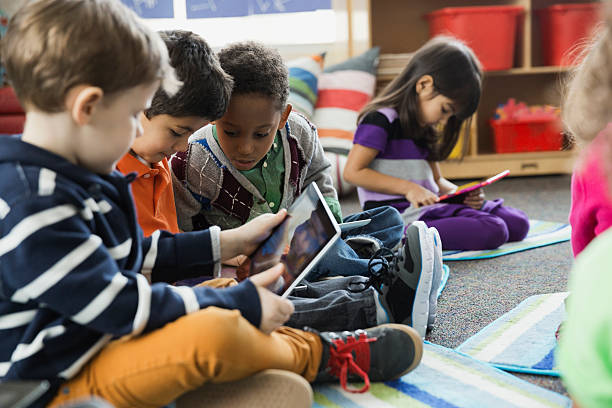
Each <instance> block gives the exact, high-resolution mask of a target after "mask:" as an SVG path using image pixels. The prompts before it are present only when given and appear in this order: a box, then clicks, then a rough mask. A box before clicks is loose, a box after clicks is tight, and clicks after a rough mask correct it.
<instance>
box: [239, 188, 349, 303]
mask: <svg viewBox="0 0 612 408" xmlns="http://www.w3.org/2000/svg"><path fill="white" fill-rule="evenodd" d="M287 213H288V214H287V218H285V219H284V220H283V222H281V223H280V224H279V225H278V226H277V227H276V228H275V229H274V230H273V231H272V233H271V234H270V236H269V237H268V238H267V239H266V240H265V241H264V242H263V243H262V244H261V245H260V246H259V247H258V248H257V250H255V252H254V253H253V254H252V255H251V256H250V257H249V260H248V261H246V262H245V263H243V264H242V265H240V267H238V269H237V271H236V277H237V279H238V280H243V279H245V278H247V277H249V276H251V275H255V274H257V273H260V272H263V271H265V270H266V269H269V268H271V267H273V266H274V265H276V264H277V263H279V262H282V263H283V264H284V265H285V272H283V274H282V276H281V278H280V279H279V280H278V281H277V282H276V284H275V285H274V287H272V288H270V290H272V291H274V292H276V293H278V294H280V295H281V296H282V297H287V296H289V294H290V293H291V291H293V289H294V288H295V286H296V285H297V284H298V283H299V282H300V281H301V280H302V279H304V277H305V276H306V275H307V274H308V272H310V271H311V270H312V268H313V267H314V266H315V265H316V264H317V262H319V260H320V259H321V258H322V257H323V255H324V254H325V253H326V252H327V251H328V250H329V248H330V247H331V246H332V245H333V243H334V242H335V241H336V240H337V239H338V238H339V237H340V227H339V226H338V223H337V222H336V220H335V219H334V216H333V214H332V212H331V210H330V209H329V207H328V206H327V203H326V202H325V199H324V198H323V195H322V194H321V192H320V191H319V188H318V187H317V185H316V184H315V183H311V184H309V185H308V187H306V188H305V189H304V191H303V192H302V194H301V195H300V196H299V197H298V198H297V199H296V200H295V202H294V203H293V205H291V207H290V208H289V209H288V210H287Z"/></svg>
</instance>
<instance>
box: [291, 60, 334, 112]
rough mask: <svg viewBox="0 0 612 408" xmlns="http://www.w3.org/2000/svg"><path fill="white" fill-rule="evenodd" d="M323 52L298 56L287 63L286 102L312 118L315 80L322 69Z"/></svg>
mask: <svg viewBox="0 0 612 408" xmlns="http://www.w3.org/2000/svg"><path fill="white" fill-rule="evenodd" d="M324 57H325V54H316V55H313V56H310V57H304V58H298V59H296V60H293V61H289V62H288V63H287V67H288V68H289V98H288V100H287V101H288V103H290V104H291V105H292V106H293V109H294V110H295V111H297V112H299V113H301V114H302V115H304V116H306V117H307V118H308V119H309V120H312V114H313V112H314V106H315V103H316V102H317V82H318V78H319V75H320V74H321V72H322V71H323V59H324Z"/></svg>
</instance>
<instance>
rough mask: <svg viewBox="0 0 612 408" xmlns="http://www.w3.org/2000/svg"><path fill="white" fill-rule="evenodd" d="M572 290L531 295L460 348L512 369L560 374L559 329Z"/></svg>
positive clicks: (473, 355)
mask: <svg viewBox="0 0 612 408" xmlns="http://www.w3.org/2000/svg"><path fill="white" fill-rule="evenodd" d="M567 295H568V292H563V293H551V294H546V295H535V296H530V297H528V298H527V299H525V300H524V301H522V302H521V303H520V304H519V305H518V306H517V307H515V308H514V309H512V310H511V311H509V312H508V313H506V314H504V315H503V316H501V317H500V318H499V319H497V320H495V321H494V322H493V323H491V324H489V325H488V326H486V327H485V328H484V329H482V330H480V331H479V332H478V333H476V334H475V335H474V336H472V337H470V338H469V339H467V340H466V341H465V342H464V343H463V344H461V345H460V346H459V347H457V351H460V352H462V353H465V354H468V355H470V356H472V357H474V358H476V359H478V360H481V361H483V362H487V363H490V364H492V365H494V366H495V367H498V368H501V369H503V370H508V371H516V372H522V373H529V374H542V375H552V376H559V373H558V371H557V370H556V367H555V361H554V352H555V348H556V346H557V340H556V339H555V332H556V330H557V328H558V327H559V324H560V323H561V322H562V321H563V320H564V318H565V303H564V301H565V298H566V297H567Z"/></svg>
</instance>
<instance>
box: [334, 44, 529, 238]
mask: <svg viewBox="0 0 612 408" xmlns="http://www.w3.org/2000/svg"><path fill="white" fill-rule="evenodd" d="M481 82H482V72H481V69H480V63H479V62H478V59H477V58H476V56H475V55H474V53H473V52H472V50H471V49H470V48H469V47H468V46H466V45H465V44H463V43H462V42H461V41H459V40H456V39H454V38H450V37H444V36H442V37H436V38H433V39H431V40H429V41H428V42H427V43H426V44H425V45H423V46H422V47H421V48H419V49H418V50H417V51H416V52H415V53H414V55H413V56H412V57H411V59H410V61H409V62H408V64H407V65H406V67H405V68H404V69H403V70H402V72H401V73H400V74H399V75H398V76H397V77H396V78H395V79H393V81H391V82H390V83H389V84H388V85H387V86H386V87H385V88H384V89H383V90H382V91H381V93H380V94H379V95H377V96H376V97H375V98H374V99H373V100H372V101H370V102H369V103H368V104H367V105H366V106H365V107H364V108H363V109H362V110H361V112H360V114H359V123H358V126H357V130H356V131H355V138H354V141H353V147H352V148H351V151H350V153H349V155H348V158H347V161H346V167H345V168H344V174H343V176H344V179H345V180H346V181H348V182H349V183H352V184H355V185H356V186H357V187H358V188H357V192H358V194H359V200H360V202H361V205H362V206H363V207H364V208H366V209H367V208H376V207H378V206H382V205H387V204H389V205H393V206H394V207H396V208H397V209H398V210H400V211H401V212H402V216H403V218H404V221H405V222H406V224H407V225H408V224H409V223H411V222H412V221H414V220H420V221H423V222H425V224H427V226H429V227H435V228H436V230H437V232H438V233H439V234H440V238H441V241H442V246H443V247H444V249H459V250H478V249H490V248H497V247H499V246H500V245H502V244H504V243H506V242H508V241H520V240H522V239H523V238H525V236H526V235H527V232H528V230H529V221H528V219H527V216H526V215H525V213H523V212H522V211H521V210H518V209H516V208H511V207H507V206H504V205H503V202H504V200H503V199H501V198H500V199H496V200H492V201H487V200H485V199H484V192H483V190H482V189H476V190H474V191H471V192H470V193H468V194H467V195H466V197H465V199H464V201H463V203H461V204H450V203H438V201H439V195H443V194H446V193H449V192H451V191H455V190H456V189H457V186H456V185H455V184H453V183H451V182H450V181H448V180H447V179H446V178H444V177H443V175H442V172H441V170H440V165H439V162H440V161H443V160H445V159H446V158H447V157H448V156H449V154H450V153H451V151H452V150H453V148H454V147H455V145H456V144H457V141H458V139H459V132H460V129H461V127H462V125H463V124H464V123H466V122H467V123H469V121H470V120H471V119H470V117H471V116H472V114H473V113H474V112H475V111H476V108H477V107H478V103H479V100H480V90H481ZM468 128H469V127H468ZM465 139H466V140H467V138H465Z"/></svg>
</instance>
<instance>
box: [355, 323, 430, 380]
mask: <svg viewBox="0 0 612 408" xmlns="http://www.w3.org/2000/svg"><path fill="white" fill-rule="evenodd" d="M376 327H389V328H392V329H397V330H401V331H403V332H404V333H406V334H407V335H408V336H409V337H410V339H411V340H412V344H413V345H414V359H413V360H412V364H410V366H409V367H408V368H406V369H405V370H404V371H403V372H402V373H401V374H398V375H397V376H395V377H393V378H390V380H396V379H398V378H400V377H403V376H404V375H406V374H408V373H409V372H411V371H412V370H414V369H415V368H417V366H418V365H419V363H420V362H421V358H422V357H423V339H422V338H421V336H420V335H419V333H418V332H417V331H416V330H415V329H414V328H412V327H410V326H408V325H405V324H399V323H385V324H381V325H378V326H376ZM370 329H374V327H371V328H370ZM370 329H366V331H367V330H370Z"/></svg>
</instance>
